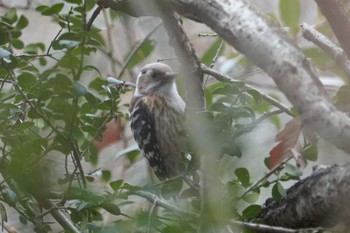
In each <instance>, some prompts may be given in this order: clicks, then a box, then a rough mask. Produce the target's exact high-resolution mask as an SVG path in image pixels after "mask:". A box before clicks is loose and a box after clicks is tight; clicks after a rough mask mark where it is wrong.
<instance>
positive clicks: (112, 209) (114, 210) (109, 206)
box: [101, 202, 121, 215]
mask: <svg viewBox="0 0 350 233" xmlns="http://www.w3.org/2000/svg"><path fill="white" fill-rule="evenodd" d="M101 207H102V208H103V209H105V210H106V211H108V212H109V213H111V214H113V215H120V214H121V211H120V209H119V207H118V206H117V205H116V204H114V203H110V202H108V203H103V204H102V205H101Z"/></svg>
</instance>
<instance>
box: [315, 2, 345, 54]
mask: <svg viewBox="0 0 350 233" xmlns="http://www.w3.org/2000/svg"><path fill="white" fill-rule="evenodd" d="M315 2H316V3H317V5H318V7H319V8H320V10H321V11H322V14H323V15H324V16H325V17H326V18H327V21H328V23H329V24H330V25H331V27H332V30H333V32H334V34H335V36H336V37H337V39H338V41H339V43H340V45H341V47H342V48H343V49H344V51H345V53H346V55H347V56H348V58H349V59H350V42H349V38H350V21H349V17H348V16H347V15H346V13H345V11H344V9H343V7H342V6H341V3H340V2H339V1H329V0H315Z"/></svg>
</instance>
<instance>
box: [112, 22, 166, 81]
mask: <svg viewBox="0 0 350 233" xmlns="http://www.w3.org/2000/svg"><path fill="white" fill-rule="evenodd" d="M161 25H162V22H161V23H159V24H157V25H156V26H155V27H154V28H153V29H152V30H151V31H150V32H149V33H148V34H147V35H146V36H145V37H144V38H143V39H142V40H140V41H139V42H138V43H137V45H136V46H135V47H134V49H133V50H132V51H131V53H130V54H129V56H128V57H127V58H126V59H125V62H124V64H123V66H122V68H121V69H120V73H119V75H118V77H117V79H121V77H122V75H123V73H124V71H125V69H126V68H127V67H128V65H129V63H130V62H131V60H132V59H133V57H134V56H135V54H136V53H137V51H138V50H139V49H140V48H141V46H142V45H143V44H144V43H145V42H146V41H147V40H148V38H149V37H150V36H151V35H152V34H153V33H154V32H155V31H157V30H158V28H160V26H161Z"/></svg>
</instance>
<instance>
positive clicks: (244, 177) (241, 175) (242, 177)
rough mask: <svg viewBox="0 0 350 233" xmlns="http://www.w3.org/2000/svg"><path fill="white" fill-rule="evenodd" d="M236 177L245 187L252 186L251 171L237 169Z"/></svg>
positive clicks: (242, 168)
mask: <svg viewBox="0 0 350 233" xmlns="http://www.w3.org/2000/svg"><path fill="white" fill-rule="evenodd" d="M235 175H236V176H237V178H238V180H239V181H240V182H241V184H242V185H243V186H244V187H248V186H249V184H250V176H249V171H248V170H247V169H246V168H244V167H241V168H237V169H236V170H235Z"/></svg>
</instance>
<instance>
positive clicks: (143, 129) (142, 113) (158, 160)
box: [130, 98, 167, 180]
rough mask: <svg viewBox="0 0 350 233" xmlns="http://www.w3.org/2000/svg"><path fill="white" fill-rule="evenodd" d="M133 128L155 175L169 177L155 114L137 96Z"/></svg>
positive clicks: (132, 111)
mask: <svg viewBox="0 0 350 233" xmlns="http://www.w3.org/2000/svg"><path fill="white" fill-rule="evenodd" d="M130 114H131V116H130V119H131V130H132V131H133V134H134V138H135V140H136V142H137V143H138V145H139V147H140V149H141V150H142V151H143V153H144V155H145V157H146V158H147V160H148V162H149V164H150V166H151V167H152V168H153V170H154V173H155V175H156V176H157V177H158V178H159V179H160V180H163V179H165V178H166V177H167V173H166V169H165V166H164V161H163V160H164V158H163V157H162V156H161V154H160V150H159V144H158V140H157V136H156V130H155V119H154V115H153V114H152V112H151V111H150V109H149V107H148V106H147V105H146V104H145V102H144V100H143V99H142V98H137V99H135V101H134V102H133V103H132V105H131V109H130Z"/></svg>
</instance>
